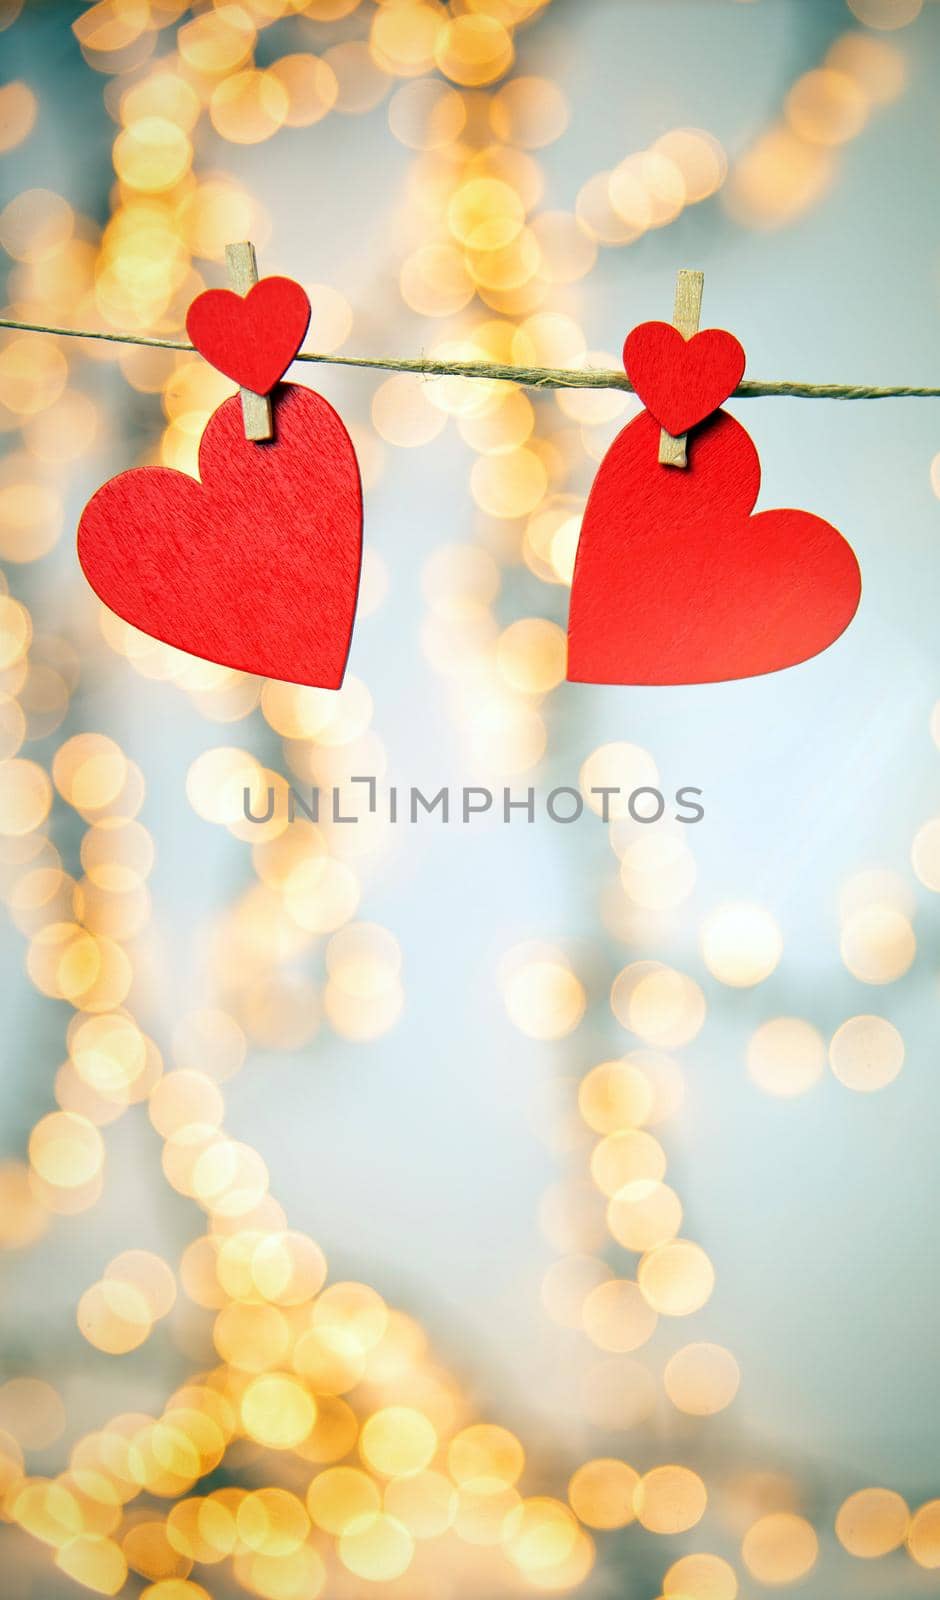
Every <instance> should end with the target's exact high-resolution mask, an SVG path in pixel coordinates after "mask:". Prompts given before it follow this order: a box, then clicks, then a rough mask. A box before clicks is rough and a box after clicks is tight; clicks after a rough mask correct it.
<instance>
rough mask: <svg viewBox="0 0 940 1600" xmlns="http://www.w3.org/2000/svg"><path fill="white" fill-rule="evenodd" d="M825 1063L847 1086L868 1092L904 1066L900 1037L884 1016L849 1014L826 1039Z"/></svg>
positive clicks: (894, 1076) (889, 1080)
mask: <svg viewBox="0 0 940 1600" xmlns="http://www.w3.org/2000/svg"><path fill="white" fill-rule="evenodd" d="M829 1065H830V1066H831V1068H832V1070H833V1072H834V1074H835V1076H836V1077H837V1078H838V1080H839V1082H840V1083H843V1084H845V1087H846V1088H847V1089H856V1090H858V1091H859V1092H861V1093H862V1094H871V1093H873V1092H874V1091H875V1090H877V1089H884V1088H886V1087H887V1085H888V1084H889V1083H893V1082H894V1080H895V1078H896V1077H897V1075H898V1073H899V1072H900V1070H901V1068H902V1067H903V1065H904V1040H903V1039H902V1037H901V1035H900V1033H899V1032H898V1030H897V1028H895V1027H894V1025H893V1023H890V1022H888V1020H887V1018H885V1017H872V1016H860V1017H849V1019H848V1021H846V1022H843V1023H842V1026H841V1027H840V1028H837V1029H836V1031H835V1033H834V1034H833V1036H832V1039H831V1040H830V1042H829Z"/></svg>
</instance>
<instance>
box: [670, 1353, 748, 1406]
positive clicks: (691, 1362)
mask: <svg viewBox="0 0 940 1600" xmlns="http://www.w3.org/2000/svg"><path fill="white" fill-rule="evenodd" d="M740 1382H741V1372H740V1369H739V1367H738V1363H737V1362H736V1361H735V1359H734V1356H733V1355H732V1354H731V1351H730V1350H726V1349H724V1347H723V1346H722V1345H720V1344H687V1345H684V1346H683V1347H682V1349H681V1350H677V1351H676V1353H675V1355H674V1356H671V1357H670V1359H669V1360H668V1361H667V1363H666V1366H665V1368H664V1371H663V1387H664V1388H665V1390H666V1393H667V1395H668V1396H669V1399H670V1400H671V1401H672V1403H673V1405H674V1406H675V1407H676V1409H677V1410H678V1411H685V1412H687V1413H688V1415H689V1416H692V1417H711V1416H714V1414H715V1413H716V1412H718V1411H723V1410H724V1409H725V1407H726V1406H729V1405H730V1404H731V1402H732V1400H733V1399H734V1397H735V1395H736V1394H737V1392H738V1386H739V1384H740Z"/></svg>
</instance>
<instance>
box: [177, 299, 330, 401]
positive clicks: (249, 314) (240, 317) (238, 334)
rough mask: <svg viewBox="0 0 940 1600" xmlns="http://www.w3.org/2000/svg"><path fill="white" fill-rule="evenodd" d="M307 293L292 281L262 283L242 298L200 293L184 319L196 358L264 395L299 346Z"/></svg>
mask: <svg viewBox="0 0 940 1600" xmlns="http://www.w3.org/2000/svg"><path fill="white" fill-rule="evenodd" d="M309 322H310V301H309V299H308V298H307V292H306V290H305V289H303V288H302V287H301V285H300V284H299V283H295V282H294V280H293V278H262V279H261V281H260V282H259V283H256V284H255V285H254V287H253V288H251V289H249V291H248V293H247V294H246V295H240V294H236V293H235V292H234V290H232V289H206V290H205V292H204V293H203V294H200V295H197V296H196V298H195V300H194V301H193V303H192V305H191V306H190V308H189V311H188V312H187V315H186V332H187V333H188V334H189V337H190V339H191V340H192V342H193V344H194V345H195V346H196V349H197V350H198V351H199V354H200V355H201V356H202V357H203V358H204V359H205V360H206V361H208V362H209V363H210V364H211V365H212V366H213V367H216V368H217V369H218V371H219V372H224V373H225V376H226V377H227V378H231V379H232V380H233V381H234V382H235V383H237V384H238V385H239V387H240V388H242V389H250V390H251V391H252V392H253V393H254V394H268V393H269V392H270V391H271V390H272V389H273V388H274V385H275V384H276V383H278V382H279V381H280V379H281V378H283V376H284V374H285V372H286V371H287V369H288V367H289V366H290V364H291V362H292V361H293V359H294V357H295V355H296V354H297V352H298V350H299V349H300V347H301V345H302V344H303V342H304V334H305V333H306V332H307V327H308V325H309Z"/></svg>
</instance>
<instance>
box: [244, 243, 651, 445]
mask: <svg viewBox="0 0 940 1600" xmlns="http://www.w3.org/2000/svg"><path fill="white" fill-rule="evenodd" d="M225 263H226V266H227V267H228V275H229V281H230V283H231V285H232V288H233V289H234V290H235V293H236V294H241V295H245V294H247V293H248V291H249V289H251V288H253V287H254V285H255V284H256V283H257V282H258V263H257V260H256V258H255V247H254V245H253V244H252V243H251V242H250V241H249V240H244V241H243V242H241V243H239V244H227V245H226V246H225ZM677 303H678V302H677ZM239 393H240V394H241V397H242V417H243V419H244V423H245V438H246V439H253V440H255V441H259V440H262V439H272V438H273V437H274V413H273V411H272V408H271V396H270V395H268V394H255V393H254V391H253V390H252V389H241V390H239Z"/></svg>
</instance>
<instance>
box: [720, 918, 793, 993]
mask: <svg viewBox="0 0 940 1600" xmlns="http://www.w3.org/2000/svg"><path fill="white" fill-rule="evenodd" d="M782 954H783V939H782V937H781V934H780V929H779V928H778V926H777V924H776V922H775V921H774V918H773V917H772V916H771V914H770V912H769V911H767V910H765V908H764V907H763V906H758V905H747V904H736V905H727V906H719V907H718V908H717V910H715V911H713V912H712V913H711V914H710V915H709V916H708V917H706V918H705V921H704V923H703V924H702V955H703V958H704V961H705V965H706V966H707V968H708V970H709V972H710V973H712V975H713V976H714V977H716V978H717V979H718V980H719V982H721V983H726V984H728V985H729V986H730V987H732V988H736V989H744V988H750V987H751V986H752V985H753V984H755V983H762V982H763V981H764V979H765V978H768V977H769V976H770V974H771V973H772V972H773V970H774V968H775V967H776V966H777V964H778V962H779V961H780V957H781V955H782Z"/></svg>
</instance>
